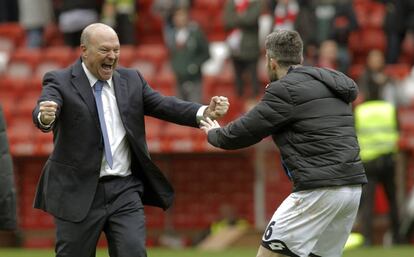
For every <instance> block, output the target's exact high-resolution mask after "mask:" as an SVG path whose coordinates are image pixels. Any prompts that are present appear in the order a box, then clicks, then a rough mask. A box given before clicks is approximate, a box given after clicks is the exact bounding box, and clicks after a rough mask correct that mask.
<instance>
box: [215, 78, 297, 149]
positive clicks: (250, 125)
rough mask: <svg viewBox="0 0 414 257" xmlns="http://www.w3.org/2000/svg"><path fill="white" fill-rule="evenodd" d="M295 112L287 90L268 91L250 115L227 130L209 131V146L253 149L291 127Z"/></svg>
mask: <svg viewBox="0 0 414 257" xmlns="http://www.w3.org/2000/svg"><path fill="white" fill-rule="evenodd" d="M273 87H277V86H276V85H274V86H273ZM292 109H293V105H292V104H291V98H290V95H289V93H288V91H287V90H286V89H285V88H284V87H279V88H277V89H276V90H274V89H273V90H269V89H267V90H266V92H265V95H264V97H263V99H262V100H261V101H260V102H259V103H258V104H257V105H256V106H255V107H254V108H253V109H252V110H251V111H249V112H248V113H246V114H245V115H243V116H242V117H240V118H239V119H237V120H235V121H233V122H231V123H229V124H228V125H227V126H225V127H222V128H218V129H212V130H210V131H209V133H208V142H209V143H210V144H212V145H213V146H216V147H219V148H222V149H229V150H233V149H240V148H244V147H248V146H251V145H253V144H256V143H258V142H259V141H261V140H262V139H263V138H265V137H267V136H269V135H271V134H274V133H277V132H278V131H279V130H280V129H281V128H283V126H285V125H286V124H288V123H289V121H290V120H291V116H292Z"/></svg>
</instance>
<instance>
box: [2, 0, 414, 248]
mask: <svg viewBox="0 0 414 257" xmlns="http://www.w3.org/2000/svg"><path fill="white" fill-rule="evenodd" d="M230 2H233V1H232V0H229V1H226V0H192V1H191V0H187V1H186V0H164V1H162V0H83V1H74V0H0V105H1V106H2V108H3V114H4V118H5V121H6V124H7V126H6V133H7V138H8V143H9V146H10V153H11V155H12V158H13V168H14V177H15V188H16V192H17V211H18V213H17V217H18V230H17V231H12V232H5V231H2V232H0V246H18V247H24V248H52V247H53V246H54V224H53V219H52V218H51V217H50V216H49V215H48V214H46V213H44V212H42V211H40V210H36V209H33V208H32V202H33V198H34V193H35V189H36V184H37V180H38V178H39V175H40V173H41V169H42V166H43V164H44V163H45V161H46V159H47V157H48V155H49V153H50V152H51V151H52V149H53V142H52V134H51V133H49V134H45V133H41V132H40V131H39V130H37V129H36V128H35V127H34V125H33V123H32V120H31V112H32V109H33V108H34V106H35V105H36V101H37V98H38V96H39V94H40V91H41V85H42V76H43V75H44V74H45V73H46V72H47V71H49V70H53V69H59V68H63V67H66V66H68V65H70V64H71V63H73V62H75V61H76V60H77V59H78V58H79V56H80V50H79V37H80V31H81V30H82V29H83V28H84V27H85V26H87V25H88V24H90V23H93V22H104V23H106V24H108V25H110V26H112V27H113V28H114V29H115V30H116V31H117V33H118V35H119V38H120V41H121V43H122V46H121V51H120V60H119V64H120V65H122V66H125V67H131V68H134V69H137V70H139V71H140V72H141V73H142V74H143V76H144V78H145V79H146V81H147V82H148V83H149V84H150V86H151V87H153V88H154V89H156V90H159V91H160V92H161V93H162V94H165V95H176V96H177V97H180V98H182V99H185V100H191V101H197V102H201V103H208V101H209V99H210V98H211V96H213V95H224V96H227V97H228V98H229V101H230V103H231V107H230V110H229V113H228V115H227V116H226V117H225V118H224V119H223V120H221V121H220V123H221V124H226V123H228V122H229V121H231V120H233V119H235V118H237V117H238V116H240V115H241V114H243V113H244V112H246V111H248V110H249V109H250V108H251V107H252V106H253V105H254V104H255V103H256V102H257V101H258V100H259V99H260V97H261V95H262V94H263V92H264V88H265V86H266V85H267V83H269V81H268V78H267V73H266V66H265V64H266V60H265V55H264V48H263V44H264V38H265V36H266V35H267V34H268V33H270V32H271V31H273V30H274V29H278V28H284V29H295V30H298V31H299V32H300V33H301V35H302V37H303V40H304V43H305V48H304V64H305V65H314V66H319V67H326V68H333V69H338V70H340V71H342V72H344V73H345V74H347V75H348V76H350V77H351V78H353V79H354V80H355V81H356V82H357V83H358V85H359V86H360V87H361V94H360V97H359V98H358V99H357V101H356V102H355V106H357V105H358V104H359V103H362V102H364V101H365V100H367V99H371V98H370V97H369V95H370V94H373V93H372V92H374V93H375V94H376V97H374V98H378V99H382V100H385V101H388V102H391V103H393V104H394V105H395V106H396V108H397V113H398V122H399V135H400V137H399V139H398V142H397V143H398V151H397V153H396V154H395V168H394V169H393V170H390V171H389V172H390V173H392V174H393V176H392V180H394V181H395V185H396V187H395V188H394V189H393V191H394V192H393V195H394V197H393V199H391V200H392V201H395V202H396V205H392V206H393V207H392V208H391V207H390V204H389V202H390V201H391V200H390V198H389V197H387V196H389V194H386V193H385V191H384V187H383V186H382V184H381V183H378V184H376V185H374V189H375V195H374V197H373V198H372V199H371V200H369V204H370V206H371V207H369V208H372V216H371V218H370V219H369V220H367V219H365V218H361V217H365V216H363V215H361V217H359V218H358V220H357V222H356V224H355V228H354V232H355V233H357V234H356V235H362V240H357V241H358V242H357V244H358V245H363V244H365V245H367V246H371V245H377V246H378V245H387V246H389V245H395V244H413V243H414V232H413V222H414V206H413V205H414V193H413V192H414V191H413V189H412V188H413V184H414V152H413V150H414V98H413V97H414V70H413V69H412V68H413V64H414V1H413V0H399V1H398V0H395V1H391V0H390V1H387V0H382V1H380V0H377V1H375V0H308V1H300V0H279V1H277V0H246V1H245V0H238V1H235V3H236V4H230ZM232 8H235V9H234V10H232ZM241 14H244V15H241ZM237 15H240V16H241V17H243V18H244V19H245V21H244V22H235V21H234V17H235V16H237ZM235 23H241V24H245V25H244V26H238V25H235ZM246 24H247V25H246ZM240 33H242V34H243V35H244V36H246V37H247V35H249V37H250V38H249V39H246V40H250V43H241V42H243V41H241V42H240V39H238V37H240ZM243 40H244V39H243ZM146 135H147V141H148V147H149V150H150V152H151V154H152V158H153V159H154V160H155V163H156V164H157V165H158V166H159V167H160V169H161V170H162V171H164V172H165V174H166V175H167V176H168V178H169V180H170V181H171V182H172V184H173V186H174V188H175V191H176V199H175V202H174V205H173V207H172V208H171V209H170V210H168V211H167V212H163V211H162V210H160V209H156V208H151V207H146V208H145V211H146V217H147V228H148V236H147V238H148V241H147V244H148V246H150V247H151V246H163V247H170V248H184V247H190V246H198V247H200V248H205V249H215V248H217V249H224V248H226V247H229V246H233V247H234V246H247V245H251V246H254V247H257V246H258V244H259V241H260V237H261V234H262V233H263V231H264V229H265V226H266V225H267V221H268V220H269V219H270V217H271V216H272V214H273V213H274V211H275V210H276V208H277V207H278V206H279V204H280V203H281V201H282V200H283V199H284V198H285V197H286V196H287V195H288V194H289V193H290V192H291V188H292V187H291V183H290V181H289V180H288V178H287V177H286V176H285V174H284V171H283V169H282V166H281V163H280V158H279V153H278V150H277V148H276V147H275V146H274V145H273V142H272V141H271V139H270V138H267V139H265V140H263V141H262V142H261V143H260V144H258V145H256V146H254V147H250V148H247V149H244V150H240V151H221V150H217V149H214V148H212V147H211V146H209V145H208V144H207V143H206V139H205V135H204V134H203V133H202V131H198V130H195V129H192V128H186V127H180V126H177V125H173V124H170V123H166V122H163V121H160V120H156V119H152V118H147V119H146ZM1 169H2V167H0V171H1ZM387 193H388V192H387ZM74 204H76V203H74ZM395 206H396V207H395ZM395 208H398V214H397V216H398V222H397V225H396V226H392V224H391V223H392V222H391V220H392V219H390V218H389V214H390V213H392V212H391V211H392V210H393V209H395ZM368 222H369V223H370V224H371V228H370V230H371V231H370V232H366V231H365V230H364V229H363V228H364V225H365V224H366V223H368ZM397 234H398V236H397ZM105 246H106V241H105V238H104V236H103V237H102V239H101V240H100V242H99V247H105Z"/></svg>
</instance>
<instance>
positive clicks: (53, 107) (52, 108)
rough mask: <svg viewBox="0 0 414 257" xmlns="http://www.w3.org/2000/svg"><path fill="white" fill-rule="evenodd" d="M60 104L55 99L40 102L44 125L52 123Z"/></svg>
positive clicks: (41, 117) (41, 119)
mask: <svg viewBox="0 0 414 257" xmlns="http://www.w3.org/2000/svg"><path fill="white" fill-rule="evenodd" d="M57 108H58V104H57V103H55V102H53V101H43V102H40V103H39V112H40V121H41V122H42V123H43V124H44V125H50V124H51V123H52V122H53V121H55V119H56V111H57Z"/></svg>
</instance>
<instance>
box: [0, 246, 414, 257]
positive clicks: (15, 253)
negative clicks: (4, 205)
mask: <svg viewBox="0 0 414 257" xmlns="http://www.w3.org/2000/svg"><path fill="white" fill-rule="evenodd" d="M256 250H257V249H256V248H235V249H228V250H225V251H217V252H216V251H214V252H209V251H199V250H196V249H184V250H171V249H162V248H149V249H148V256H149V257H190V256H191V257H193V256H197V257H254V256H256ZM53 256H54V253H53V250H36V249H2V248H0V257H53ZM96 256H97V257H107V256H108V254H107V252H106V250H104V249H100V250H98V253H97V255H96ZM413 256H414V246H401V247H394V248H382V247H374V248H358V249H354V250H348V251H345V252H344V255H343V257H413Z"/></svg>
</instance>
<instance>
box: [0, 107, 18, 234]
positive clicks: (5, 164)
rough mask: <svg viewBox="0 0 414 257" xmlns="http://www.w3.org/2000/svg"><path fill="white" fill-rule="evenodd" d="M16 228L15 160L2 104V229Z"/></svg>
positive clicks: (0, 202) (0, 156) (0, 223)
mask: <svg viewBox="0 0 414 257" xmlns="http://www.w3.org/2000/svg"><path fill="white" fill-rule="evenodd" d="M14 229H16V192H15V189H14V177H13V162H12V158H11V156H10V152H9V145H8V142H7V135H6V121H5V119H4V116H3V109H2V107H1V106H0V230H14Z"/></svg>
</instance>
